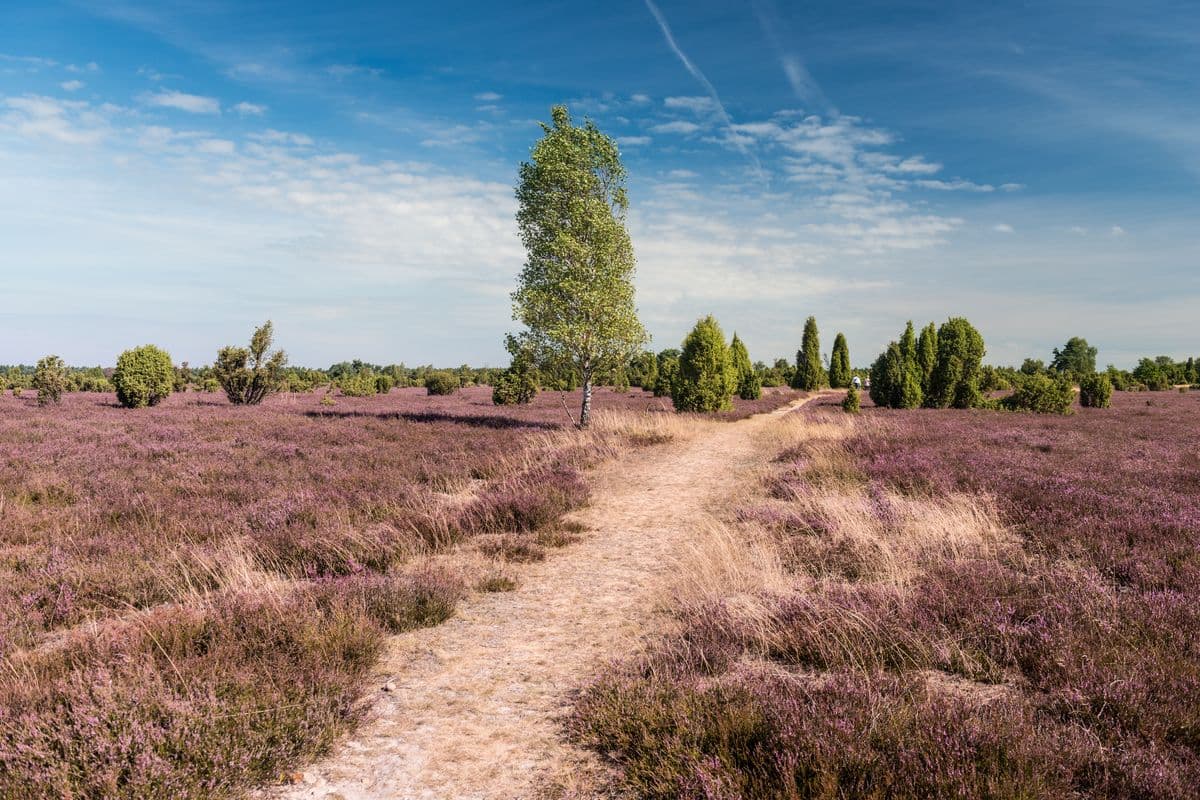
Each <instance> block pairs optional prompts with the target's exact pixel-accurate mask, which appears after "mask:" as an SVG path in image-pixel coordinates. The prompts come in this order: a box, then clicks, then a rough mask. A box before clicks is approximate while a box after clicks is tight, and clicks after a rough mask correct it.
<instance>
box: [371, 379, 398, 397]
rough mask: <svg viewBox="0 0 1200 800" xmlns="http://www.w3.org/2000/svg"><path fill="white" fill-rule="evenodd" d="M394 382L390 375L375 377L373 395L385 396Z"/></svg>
mask: <svg viewBox="0 0 1200 800" xmlns="http://www.w3.org/2000/svg"><path fill="white" fill-rule="evenodd" d="M393 385H394V382H393V381H392V376H391V375H376V376H375V393H376V394H387V393H388V392H390V391H391V390H392V386H393Z"/></svg>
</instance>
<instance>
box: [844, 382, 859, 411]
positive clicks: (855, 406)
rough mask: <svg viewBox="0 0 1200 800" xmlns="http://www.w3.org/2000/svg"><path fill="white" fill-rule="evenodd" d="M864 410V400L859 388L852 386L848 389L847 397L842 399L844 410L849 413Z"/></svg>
mask: <svg viewBox="0 0 1200 800" xmlns="http://www.w3.org/2000/svg"><path fill="white" fill-rule="evenodd" d="M861 410H862V401H861V400H860V399H859V396H858V389H855V388H854V387H853V386H851V387H850V388H849V389H847V390H846V397H845V398H844V399H843V400H842V411H845V412H846V413H847V414H857V413H858V412H859V411H861Z"/></svg>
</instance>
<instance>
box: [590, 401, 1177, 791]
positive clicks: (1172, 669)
mask: <svg viewBox="0 0 1200 800" xmlns="http://www.w3.org/2000/svg"><path fill="white" fill-rule="evenodd" d="M839 400H840V396H835V395H827V396H825V397H823V398H820V399H818V400H817V401H815V402H814V403H812V404H810V406H809V408H808V409H806V410H805V412H804V414H803V415H795V416H796V417H797V418H796V419H794V420H791V428H792V430H791V431H790V433H789V434H788V435H787V436H777V437H776V438H775V439H773V440H771V441H765V442H763V447H764V448H766V447H771V448H773V449H774V451H776V452H778V456H777V458H776V460H775V463H774V465H773V467H772V468H771V469H770V470H769V472H768V474H766V475H765V476H764V478H763V480H762V481H761V485H760V488H759V490H758V491H757V492H755V493H753V494H751V495H750V496H747V497H744V498H743V499H742V502H741V503H740V505H739V506H738V508H737V510H736V514H735V516H736V522H734V523H732V525H731V527H730V528H729V530H728V531H726V532H724V534H722V535H720V536H716V537H711V538H712V541H709V542H708V543H707V544H706V545H705V547H706V548H707V549H704V550H702V551H701V552H699V553H698V554H697V555H696V556H695V557H694V558H693V560H692V562H690V563H685V564H684V565H683V567H684V568H683V569H681V570H680V573H681V578H680V579H679V583H678V585H677V586H676V587H675V588H674V589H673V591H672V592H671V600H672V602H673V603H674V604H675V607H676V610H677V611H676V614H677V618H678V629H677V630H676V631H675V632H673V633H671V634H670V635H668V636H666V637H665V638H664V639H662V640H661V641H660V642H659V643H658V644H656V645H654V646H653V647H651V648H650V649H649V651H648V652H647V653H645V654H644V655H642V656H639V657H637V658H634V659H631V660H626V661H623V662H621V663H618V664H615V665H613V666H612V667H611V668H610V669H609V670H608V671H606V673H605V674H604V675H603V676H601V677H600V678H599V679H598V680H597V681H596V682H595V683H594V684H593V685H592V686H590V687H589V688H588V689H587V690H586V691H585V692H584V693H583V695H582V697H581V699H580V701H579V704H578V706H577V708H576V716H575V718H574V723H573V732H574V735H575V737H576V740H577V741H580V742H582V743H585V744H588V745H590V746H592V747H594V748H596V749H597V750H598V751H600V752H602V753H604V754H606V755H607V756H608V757H610V758H611V759H613V760H614V761H615V763H616V764H617V765H618V766H619V767H620V770H621V774H622V775H623V778H624V784H625V786H626V787H627V788H628V789H629V790H630V791H631V792H632V793H633V794H635V795H636V796H640V797H653V798H674V797H685V798H700V797H704V798H749V797H755V798H771V797H778V798H842V797H893V798H928V797H962V798H979V797H988V798H1084V797H1088V798H1111V799H1112V800H1117V798H1147V799H1149V798H1164V799H1165V798H1177V799H1178V800H1182V799H1183V798H1190V797H1195V796H1196V787H1197V786H1200V636H1198V635H1197V632H1198V631H1200V555H1198V553H1200V549H1198V548H1200V491H1197V490H1198V489H1200V483H1198V480H1200V460H1198V458H1197V455H1196V454H1197V453H1198V452H1200V426H1198V425H1197V424H1196V420H1197V419H1198V418H1200V393H1186V394H1178V393H1174V392H1172V393H1164V392H1158V393H1118V394H1117V395H1116V396H1115V397H1114V401H1113V407H1112V408H1111V409H1106V410H1097V409H1078V408H1077V409H1076V412H1075V413H1074V414H1073V415H1071V416H1052V415H1032V414H1019V413H1007V412H995V411H951V410H945V411H941V410H933V411H930V410H916V411H893V410H883V409H872V408H865V409H864V413H863V414H862V416H861V417H860V418H857V419H853V418H850V417H848V416H847V415H844V414H842V413H841V411H840V409H839V408H838V406H837V403H838V402H839Z"/></svg>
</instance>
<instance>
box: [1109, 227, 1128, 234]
mask: <svg viewBox="0 0 1200 800" xmlns="http://www.w3.org/2000/svg"><path fill="white" fill-rule="evenodd" d="M1109 233H1110V234H1112V235H1113V236H1124V235H1125V229H1124V228H1122V227H1121V226H1120V225H1113V226H1112V228H1111V229H1109Z"/></svg>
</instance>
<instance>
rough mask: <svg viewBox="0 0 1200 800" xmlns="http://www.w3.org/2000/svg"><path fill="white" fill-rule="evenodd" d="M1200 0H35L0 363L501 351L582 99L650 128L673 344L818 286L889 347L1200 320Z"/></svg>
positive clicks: (458, 355) (23, 18)
mask: <svg viewBox="0 0 1200 800" xmlns="http://www.w3.org/2000/svg"><path fill="white" fill-rule="evenodd" d="M1198 99H1200V8H1198V7H1197V6H1196V5H1195V4H1194V3H1188V2H1156V1H1155V0H1150V1H1149V2H1143V3H1139V4H1137V5H1136V7H1135V6H1134V5H1133V4H1130V3H1108V2H1094V1H1093V2H1070V3H1067V2H1043V3H1034V4H1027V5H1023V6H1017V5H1016V4H994V3H966V2H959V3H955V2H910V3H903V2H889V3H868V2H805V3H784V2H772V0H753V1H752V2H745V1H744V0H720V1H717V0H692V1H690V2H682V1H681V0H657V2H652V1H651V0H616V1H615V2H611V3H607V4H597V3H561V2H554V3H552V2H529V3H512V4H502V3H485V2H477V1H476V0H471V1H467V0H448V1H446V2H441V3H436V4H430V3H420V4H415V3H414V4H405V3H353V2H346V3H340V4H336V7H335V5H334V4H328V3H306V2H300V1H298V0H289V2H234V0H225V1H222V0H189V2H179V3H170V4H167V3H161V4H160V3H151V2H145V3H141V2H74V3H54V2H21V1H20V0H8V2H6V3H4V4H3V8H0V186H3V191H2V192H0V278H2V282H0V286H2V287H3V308H4V317H5V324H4V325H3V335H2V337H0V363H3V362H13V361H24V362H32V361H33V360H35V359H36V358H38V357H40V356H41V355H44V354H46V353H48V352H57V353H59V354H60V355H62V356H63V357H64V358H66V359H67V360H68V361H69V362H71V363H88V364H92V363H102V364H111V363H112V362H113V361H114V360H115V357H116V355H117V353H119V352H120V351H121V350H122V349H124V348H126V347H129V346H132V345H136V344H140V343H143V342H148V341H149V342H155V343H157V344H159V345H161V346H163V347H166V348H167V349H168V350H170V351H171V353H172V354H173V355H174V357H175V358H176V360H178V361H182V360H189V361H191V362H192V363H193V364H196V363H206V362H209V361H211V360H212V358H213V355H214V353H215V352H216V349H217V348H218V347H220V346H221V345H224V344H228V343H233V342H239V341H241V340H243V339H245V338H247V337H248V336H249V333H250V331H251V329H252V328H253V327H254V325H256V324H257V323H259V322H261V321H262V320H263V319H266V318H268V317H270V318H272V319H273V320H274V321H275V323H276V328H277V331H278V336H279V340H280V343H281V344H282V345H284V346H285V347H286V348H287V349H288V350H289V352H290V353H291V355H292V360H293V362H295V363H303V364H310V365H317V366H320V365H327V364H329V363H331V362H334V361H337V360H341V359H344V358H354V357H359V358H364V359H368V360H372V361H377V362H384V363H390V362H397V361H404V362H406V363H410V364H415V363H425V362H434V363H438V364H458V363H462V362H470V363H473V364H483V363H487V364H502V363H504V362H505V357H504V353H503V348H502V346H501V342H502V336H503V333H504V332H505V331H508V330H512V329H514V323H512V321H511V318H510V314H511V308H510V302H509V298H508V294H509V292H510V291H511V290H512V288H513V285H514V281H515V277H516V275H517V273H518V271H519V270H520V267H521V263H522V258H523V253H522V250H521V248H520V244H519V242H518V240H517V238H516V230H515V223H514V220H513V215H514V212H515V202H514V200H513V192H512V187H513V182H514V179H515V175H516V168H517V165H518V163H519V162H520V161H521V160H522V159H523V158H524V157H526V156H527V154H528V151H529V147H530V145H531V144H532V142H533V141H534V139H535V138H536V137H537V135H538V132H539V131H538V128H537V125H536V121H537V120H539V119H546V118H548V115H549V107H550V106H551V105H552V104H555V103H561V102H565V103H567V104H569V106H570V108H571V110H572V112H573V114H574V115H575V116H576V117H577V118H582V117H584V116H585V115H586V116H590V117H592V118H593V119H594V120H595V121H596V122H597V123H598V124H599V125H600V126H601V127H602V128H603V129H604V130H606V131H608V132H609V133H611V134H612V135H614V136H615V137H617V138H618V141H619V142H620V144H621V150H622V154H623V157H624V159H625V161H626V165H627V167H628V168H629V172H630V182H629V188H630V196H631V206H632V207H631V214H630V228H631V233H632V235H633V240H634V246H635V249H636V251H637V255H638V259H639V271H638V305H639V308H640V310H641V313H642V317H643V320H644V321H645V322H646V324H647V327H648V328H649V330H650V332H651V334H652V335H653V337H654V339H653V344H652V346H653V347H654V348H656V349H659V348H663V347H669V346H676V345H677V344H678V342H679V341H680V339H682V337H683V335H684V334H685V333H686V331H687V329H688V328H689V327H690V326H691V324H692V323H693V322H694V321H695V319H696V318H697V317H699V316H703V315H704V314H707V313H714V314H716V315H717V317H718V319H719V320H720V321H721V322H722V324H723V325H724V327H725V328H726V332H727V333H731V332H732V331H733V330H737V331H738V333H739V334H740V335H741V336H742V337H743V338H744V339H745V340H746V342H747V344H748V346H749V348H750V351H751V355H752V357H754V358H756V359H764V360H770V359H773V358H775V357H778V356H785V355H789V354H793V353H794V352H795V350H796V347H797V346H798V343H799V339H800V331H801V328H802V325H803V320H804V318H805V317H807V316H808V315H809V314H814V315H816V316H817V318H818V320H819V322H820V324H821V329H822V331H823V335H824V339H825V346H826V347H828V346H829V343H830V342H832V339H833V334H834V333H835V332H836V331H838V330H841V331H844V332H845V333H846V335H847V337H848V338H849V341H850V346H851V353H852V358H853V361H854V363H855V364H866V363H869V361H870V360H871V359H872V358H873V356H874V354H875V353H876V352H877V351H878V350H879V349H880V348H881V347H883V346H884V345H885V344H886V342H887V340H888V339H890V338H893V337H895V335H896V334H897V332H898V331H899V329H900V328H902V327H903V324H904V321H905V320H906V319H909V318H913V319H915V320H917V321H918V322H922V321H925V320H930V319H933V320H939V321H940V320H943V319H945V318H946V317H947V316H951V315H965V316H967V317H969V318H970V319H971V320H972V321H974V322H975V323H976V324H977V326H978V327H979V328H980V329H981V330H982V331H983V333H984V335H985V338H986V339H987V342H988V347H989V357H988V360H989V361H992V362H994V363H1019V362H1020V360H1021V359H1022V358H1023V357H1025V356H1026V355H1034V356H1038V357H1043V358H1046V357H1048V355H1049V351H1050V349H1051V348H1052V347H1053V346H1055V345H1056V344H1059V343H1061V342H1062V341H1064V340H1065V339H1066V338H1068V337H1069V336H1071V335H1083V336H1086V337H1087V338H1088V339H1089V340H1091V342H1092V343H1093V344H1096V345H1098V346H1099V347H1100V350H1101V355H1100V358H1101V361H1102V362H1105V363H1107V362H1114V363H1117V364H1121V365H1128V364H1130V363H1131V362H1132V361H1133V360H1135V359H1136V357H1137V356H1139V355H1145V354H1159V353H1166V354H1171V355H1174V356H1186V355H1189V354H1193V353H1197V352H1200V337H1197V334H1196V331H1197V325H1196V318H1197V313H1198V310H1200V302H1198V301H1200V269H1198V268H1200V192H1198V190H1197V184H1198V181H1200V103H1198V102H1197V100H1198Z"/></svg>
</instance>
